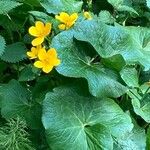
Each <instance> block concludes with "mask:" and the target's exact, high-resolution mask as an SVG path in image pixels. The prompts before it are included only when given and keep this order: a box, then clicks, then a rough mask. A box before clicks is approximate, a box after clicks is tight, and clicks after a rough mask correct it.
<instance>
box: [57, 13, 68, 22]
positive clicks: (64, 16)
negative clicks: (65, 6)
mask: <svg viewBox="0 0 150 150" xmlns="http://www.w3.org/2000/svg"><path fill="white" fill-rule="evenodd" d="M55 18H56V19H57V20H59V21H60V22H63V23H66V22H67V20H68V18H69V15H68V14H67V13H65V12H61V13H60V15H56V16H55Z"/></svg>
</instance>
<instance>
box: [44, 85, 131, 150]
mask: <svg viewBox="0 0 150 150" xmlns="http://www.w3.org/2000/svg"><path fill="white" fill-rule="evenodd" d="M42 121H43V125H44V127H45V129H46V135H47V141H48V144H49V145H50V146H51V148H52V149H54V150H58V149H64V150H65V149H68V150H76V149H80V150H85V149H90V150H95V149H102V150H103V149H106V150H112V149H113V148H112V144H113V143H112V138H111V136H110V134H111V135H113V136H115V137H119V136H122V135H123V134H125V133H126V132H128V131H131V130H132V123H131V119H130V117H129V116H128V115H127V114H125V113H124V112H123V111H122V110H121V109H120V107H119V106H118V105H117V104H116V103H115V102H114V101H113V100H111V99H108V98H105V99H98V98H95V97H92V96H89V97H84V96H81V94H80V95H79V94H78V93H77V92H76V89H74V88H72V87H70V86H67V87H59V88H55V89H54V92H49V93H48V94H47V95H46V98H45V100H44V104H43V116H42Z"/></svg>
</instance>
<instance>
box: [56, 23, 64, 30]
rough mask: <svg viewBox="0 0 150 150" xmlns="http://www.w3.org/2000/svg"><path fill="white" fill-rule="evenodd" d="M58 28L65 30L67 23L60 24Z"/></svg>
mask: <svg viewBox="0 0 150 150" xmlns="http://www.w3.org/2000/svg"><path fill="white" fill-rule="evenodd" d="M58 28H59V29H60V30H65V28H66V25H64V24H60V25H58Z"/></svg>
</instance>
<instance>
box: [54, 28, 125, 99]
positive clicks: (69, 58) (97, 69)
mask: <svg viewBox="0 0 150 150" xmlns="http://www.w3.org/2000/svg"><path fill="white" fill-rule="evenodd" d="M73 34H74V31H72V30H71V31H66V32H62V33H60V34H59V35H58V36H56V37H55V38H54V39H53V41H52V47H54V48H56V49H57V51H58V54H59V58H60V60H61V64H60V66H59V67H58V68H57V71H58V72H59V73H61V74H63V75H65V76H69V77H78V78H80V77H82V78H86V79H87V80H88V84H89V89H90V92H91V93H92V94H93V95H94V96H97V97H103V96H108V97H119V96H121V95H123V94H124V93H125V92H126V90H127V89H126V88H125V87H124V86H123V85H122V84H120V83H119V82H118V77H117V74H115V73H114V72H113V71H111V70H109V69H108V68H104V67H103V66H101V64H100V63H98V64H94V63H91V62H90V61H91V60H92V58H90V57H91V56H89V55H87V53H86V49H82V50H81V49H80V50H79V48H78V46H77V45H76V44H75V42H74V40H73Z"/></svg>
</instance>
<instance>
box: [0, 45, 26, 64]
mask: <svg viewBox="0 0 150 150" xmlns="http://www.w3.org/2000/svg"><path fill="white" fill-rule="evenodd" d="M26 52H27V49H26V47H25V45H24V43H21V42H17V43H13V44H11V45H7V47H6V49H5V52H4V53H3V55H2V56H1V57H0V58H1V59H2V60H3V61H6V62H9V63H16V62H19V61H22V60H23V59H25V58H26V57H27V56H26Z"/></svg>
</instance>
